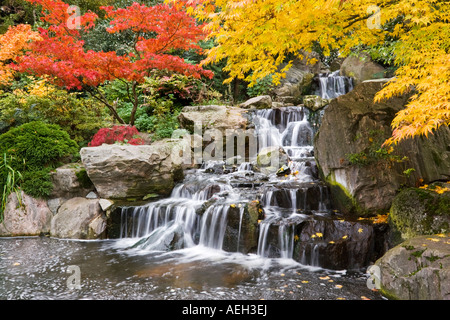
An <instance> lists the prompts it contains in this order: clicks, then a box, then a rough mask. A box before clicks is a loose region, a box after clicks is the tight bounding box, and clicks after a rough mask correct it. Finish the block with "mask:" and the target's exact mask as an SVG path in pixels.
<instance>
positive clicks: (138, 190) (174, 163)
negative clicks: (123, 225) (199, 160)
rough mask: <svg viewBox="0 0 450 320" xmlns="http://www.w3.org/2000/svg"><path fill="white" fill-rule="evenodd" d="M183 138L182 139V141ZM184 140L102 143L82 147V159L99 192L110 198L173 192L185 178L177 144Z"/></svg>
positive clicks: (100, 194)
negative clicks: (132, 143)
mask: <svg viewBox="0 0 450 320" xmlns="http://www.w3.org/2000/svg"><path fill="white" fill-rule="evenodd" d="M180 141H181V140H180ZM180 141H170V140H161V141H158V142H157V143H154V144H152V145H139V146H134V145H118V144H114V145H102V146H99V147H88V148H82V149H81V151H80V155H81V159H82V162H83V164H84V166H85V168H86V171H87V173H88V175H89V178H90V179H91V181H92V182H93V184H94V186H95V188H96V190H97V193H98V195H99V196H100V197H101V198H106V199H127V198H142V197H144V196H145V195H147V194H149V193H156V194H160V195H169V194H170V192H171V191H172V188H173V186H174V185H175V182H176V181H178V180H180V179H181V178H182V177H183V172H182V168H181V159H180V157H179V156H178V153H177V152H178V150H177V149H176V148H177V147H179V146H180Z"/></svg>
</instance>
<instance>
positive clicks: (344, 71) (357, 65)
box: [340, 54, 386, 84]
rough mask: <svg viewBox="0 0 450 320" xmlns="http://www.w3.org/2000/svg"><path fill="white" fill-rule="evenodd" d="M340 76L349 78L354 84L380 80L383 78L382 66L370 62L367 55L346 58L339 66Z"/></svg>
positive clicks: (383, 70)
mask: <svg viewBox="0 0 450 320" xmlns="http://www.w3.org/2000/svg"><path fill="white" fill-rule="evenodd" d="M340 70H341V75H343V76H346V77H351V78H353V80H354V83H355V84H358V83H361V82H363V81H365V80H371V79H381V78H384V77H385V72H386V70H385V69H384V67H383V66H381V65H379V64H378V63H376V62H374V61H372V59H371V58H370V56H369V55H367V54H362V55H359V56H353V55H352V56H348V57H347V58H345V60H344V61H343V62H342V64H341V68H340Z"/></svg>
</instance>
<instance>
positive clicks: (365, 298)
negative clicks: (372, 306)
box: [361, 296, 370, 300]
mask: <svg viewBox="0 0 450 320" xmlns="http://www.w3.org/2000/svg"><path fill="white" fill-rule="evenodd" d="M361 299H362V300H370V299H369V298H367V297H366V296H361Z"/></svg>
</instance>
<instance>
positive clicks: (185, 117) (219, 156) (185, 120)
mask: <svg viewBox="0 0 450 320" xmlns="http://www.w3.org/2000/svg"><path fill="white" fill-rule="evenodd" d="M249 119H250V116H249V115H248V110H245V109H243V108H239V107H232V106H214V105H212V106H192V107H184V108H183V110H182V112H181V113H180V115H179V116H178V120H179V123H180V126H181V128H182V129H186V130H188V131H189V132H191V133H193V135H191V136H190V137H189V136H185V137H184V138H187V140H185V141H187V143H188V144H189V143H190V144H191V146H192V148H193V149H194V150H193V160H192V162H193V163H195V164H201V163H202V162H205V161H208V160H214V161H223V160H225V159H228V158H231V157H234V156H241V157H242V159H245V158H246V155H249V156H250V157H251V156H253V155H254V154H255V153H256V141H257V140H256V134H255V130H254V129H253V128H250V121H249ZM246 141H247V142H246ZM247 158H248V157H247Z"/></svg>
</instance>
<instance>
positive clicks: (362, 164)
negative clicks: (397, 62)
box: [314, 81, 450, 215]
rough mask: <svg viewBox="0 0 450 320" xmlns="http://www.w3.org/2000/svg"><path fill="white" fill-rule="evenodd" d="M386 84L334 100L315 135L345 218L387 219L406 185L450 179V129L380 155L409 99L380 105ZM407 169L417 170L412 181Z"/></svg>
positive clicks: (317, 150) (365, 86)
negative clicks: (347, 215)
mask: <svg viewBox="0 0 450 320" xmlns="http://www.w3.org/2000/svg"><path fill="white" fill-rule="evenodd" d="M384 83H385V82H384V81H371V82H363V83H360V84H359V85H356V87H355V88H354V90H353V91H351V92H350V93H348V94H346V95H342V96H340V97H338V98H336V99H333V100H332V101H331V102H330V104H329V105H328V107H327V108H326V109H325V112H324V115H323V118H322V121H321V123H322V124H321V126H320V128H319V130H318V132H317V134H316V136H315V141H314V156H315V158H316V163H317V165H318V167H319V168H320V171H321V174H322V176H323V178H324V179H325V180H326V181H327V182H328V184H329V185H330V188H331V193H332V195H333V198H334V202H335V205H336V206H337V209H339V210H340V211H341V212H343V213H355V214H358V215H366V214H374V213H382V214H384V213H386V212H387V211H389V209H390V206H391V203H392V201H393V199H394V197H395V195H396V194H397V190H398V189H399V188H400V186H415V184H416V183H417V182H418V181H420V179H422V180H423V181H424V183H429V182H430V181H436V180H443V179H447V180H448V178H449V172H450V129H449V128H448V127H441V129H440V130H438V131H437V132H436V133H435V134H434V135H429V136H428V139H427V138H425V137H416V138H414V139H408V140H405V141H403V142H401V143H399V144H398V145H397V146H395V148H394V152H393V153H392V154H389V155H385V156H378V155H379V154H378V153H376V152H375V151H376V150H378V149H379V148H380V147H381V144H382V143H383V142H384V141H385V140H386V139H387V138H389V137H390V136H391V135H392V129H391V122H392V120H393V119H394V117H395V114H396V113H397V112H398V111H400V110H401V109H403V108H404V107H405V105H406V103H407V101H408V99H409V96H407V95H405V96H399V97H393V98H391V99H389V100H386V101H383V102H380V103H374V101H373V99H374V96H375V94H376V93H377V92H378V91H379V90H381V88H382V87H383V85H384ZM364 157H365V158H364ZM405 157H406V158H405ZM390 159H392V160H390ZM351 160H352V161H351ZM397 160H400V161H397ZM407 168H412V169H414V171H412V173H411V174H410V175H409V176H408V175H406V174H405V173H404V171H405V169H407Z"/></svg>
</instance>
